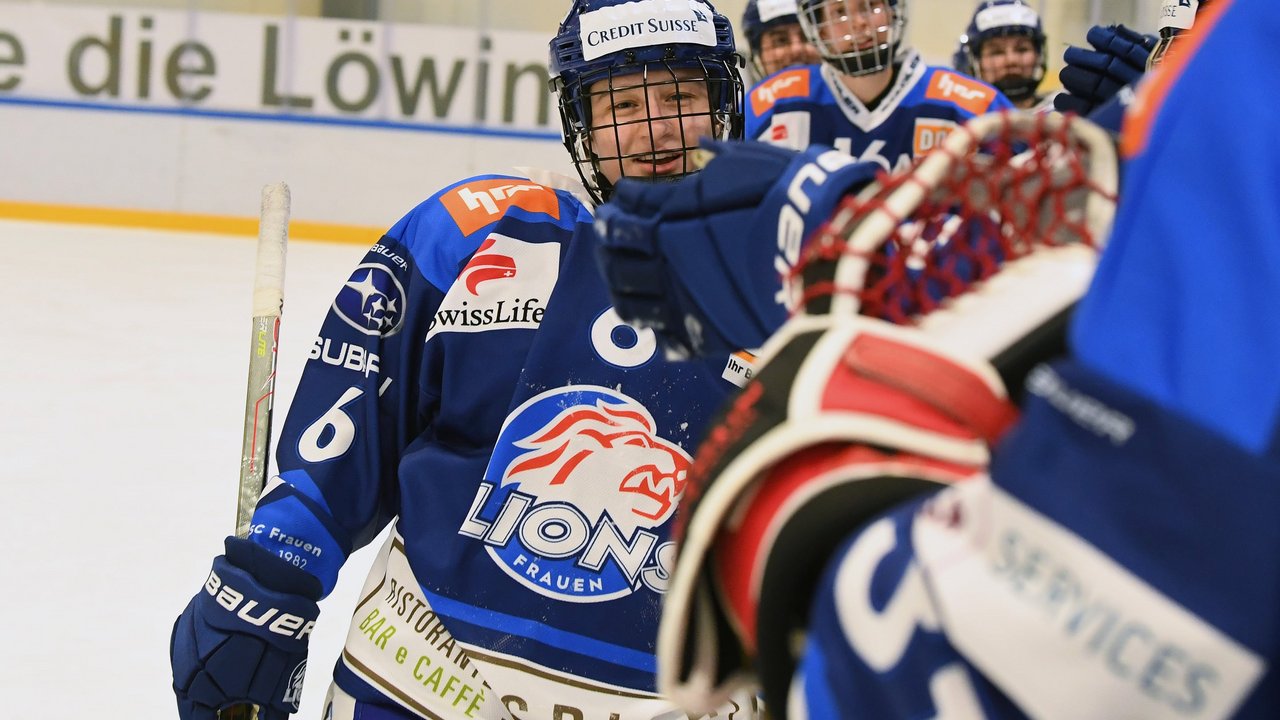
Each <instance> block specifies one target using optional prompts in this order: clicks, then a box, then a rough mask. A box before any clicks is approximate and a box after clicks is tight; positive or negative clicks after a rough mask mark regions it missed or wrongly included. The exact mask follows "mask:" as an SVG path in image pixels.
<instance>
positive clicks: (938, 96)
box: [924, 70, 996, 115]
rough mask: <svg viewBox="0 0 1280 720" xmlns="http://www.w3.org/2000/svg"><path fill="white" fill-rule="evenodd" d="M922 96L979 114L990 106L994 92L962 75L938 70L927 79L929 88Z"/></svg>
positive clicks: (994, 97)
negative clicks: (953, 104)
mask: <svg viewBox="0 0 1280 720" xmlns="http://www.w3.org/2000/svg"><path fill="white" fill-rule="evenodd" d="M924 96H925V97H927V98H929V99H930V100H945V101H947V102H951V103H955V104H956V105H959V106H960V107H962V108H964V109H965V110H968V111H969V112H971V113H973V114H974V115H981V114H983V113H985V112H986V111H987V109H988V108H990V107H991V102H992V101H993V100H995V99H996V92H995V90H992V89H991V88H989V87H987V86H986V85H981V84H979V83H978V82H977V81H975V80H970V79H969V78H967V77H965V76H963V75H957V74H956V73H953V72H947V71H945V70H939V71H937V72H935V73H934V74H933V77H932V78H931V79H930V80H929V89H928V90H926V91H925V94H924Z"/></svg>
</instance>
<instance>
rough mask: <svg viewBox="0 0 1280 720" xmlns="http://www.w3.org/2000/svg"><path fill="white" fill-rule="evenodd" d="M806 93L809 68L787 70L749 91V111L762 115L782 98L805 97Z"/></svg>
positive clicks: (807, 91) (807, 90)
mask: <svg viewBox="0 0 1280 720" xmlns="http://www.w3.org/2000/svg"><path fill="white" fill-rule="evenodd" d="M808 94H809V68H795V69H794V70H787V71H785V72H782V73H779V74H778V75H776V76H775V77H773V78H772V79H770V80H769V81H768V82H764V83H761V84H760V85H759V86H758V87H756V89H755V90H752V91H751V112H753V113H755V114H756V115H757V116H758V115H763V114H764V113H766V112H768V110H769V109H770V108H772V107H773V106H774V105H775V104H777V102H778V101H779V100H781V99H782V98H789V97H805V96H806V95H808Z"/></svg>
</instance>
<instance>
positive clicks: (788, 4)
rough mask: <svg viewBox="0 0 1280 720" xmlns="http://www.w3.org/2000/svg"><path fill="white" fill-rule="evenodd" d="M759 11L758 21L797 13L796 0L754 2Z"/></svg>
mask: <svg viewBox="0 0 1280 720" xmlns="http://www.w3.org/2000/svg"><path fill="white" fill-rule="evenodd" d="M756 10H757V11H759V13H760V22H762V23H767V22H769V21H770V20H775V19H777V18H780V17H782V16H784V15H797V14H799V11H798V10H797V9H796V0H760V2H758V3H756Z"/></svg>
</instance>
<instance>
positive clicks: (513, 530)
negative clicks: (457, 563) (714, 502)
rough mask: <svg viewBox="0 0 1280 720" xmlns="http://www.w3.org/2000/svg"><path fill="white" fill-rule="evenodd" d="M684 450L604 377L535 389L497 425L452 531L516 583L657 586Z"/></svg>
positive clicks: (546, 588) (581, 597)
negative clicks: (485, 462) (480, 475)
mask: <svg viewBox="0 0 1280 720" xmlns="http://www.w3.org/2000/svg"><path fill="white" fill-rule="evenodd" d="M691 464H692V460H691V459H690V457H689V455H688V454H687V453H686V452H685V451H684V450H683V449H682V448H680V446H678V445H676V444H675V443H672V442H669V441H667V440H665V439H663V438H662V437H659V436H658V434H657V426H656V423H655V422H654V420H653V416H652V415H650V413H649V411H648V410H647V409H646V408H645V407H644V406H643V405H641V404H640V403H638V402H636V401H635V400H633V399H632V398H630V397H628V396H626V395H624V394H622V393H620V392H618V391H616V390H612V389H610V388H605V387H599V386H594V385H579V386H569V387H562V388H555V389H553V390H549V391H547V392H544V393H541V394H540V395H537V396H535V397H533V398H531V399H529V400H528V401H526V402H525V403H524V404H522V405H521V406H520V407H518V408H516V409H515V410H514V411H512V413H511V414H510V416H508V418H507V421H506V423H505V424H504V425H503V428H502V432H501V433H500V434H499V436H498V441H497V444H496V445H495V447H494V451H493V456H492V458H491V459H490V461H489V467H488V468H487V469H486V470H485V477H484V481H483V482H482V483H481V484H480V487H479V489H478V490H477V492H476V496H475V499H474V500H473V501H472V504H471V509H470V511H469V512H468V513H467V517H466V520H465V521H464V522H463V524H462V526H461V527H460V528H459V530H458V533H459V534H460V535H463V536H466V537H470V538H475V539H477V540H480V541H482V542H483V543H484V548H485V550H486V552H488V554H489V557H490V558H491V559H492V560H493V562H494V563H495V564H497V565H498V567H499V568H501V569H502V570H503V571H504V572H506V573H507V574H508V575H510V576H511V577H512V578H513V579H515V580H516V581H517V582H519V583H520V584H521V585H523V586H525V587H526V588H528V589H530V590H532V591H534V592H536V593H538V594H540V595H544V596H547V597H551V598H556V599H558V600H564V601H568V602H580V603H594V602H603V601H605V600H611V599H614V598H619V597H624V596H627V595H630V594H631V593H633V592H637V591H639V590H641V589H644V588H648V589H649V590H652V591H654V592H658V593H662V592H666V589H667V579H668V577H669V573H670V570H671V563H672V561H673V560H674V555H675V547H674V544H673V543H672V542H671V541H664V540H663V539H662V538H663V537H664V534H662V533H660V532H659V530H660V529H661V528H662V527H663V526H664V525H666V524H667V522H668V521H669V520H670V519H671V518H672V516H673V515H674V514H675V511H676V506H677V504H678V503H679V501H680V497H681V496H682V495H683V494H684V489H685V485H686V483H687V479H688V472H689V466H690V465H691Z"/></svg>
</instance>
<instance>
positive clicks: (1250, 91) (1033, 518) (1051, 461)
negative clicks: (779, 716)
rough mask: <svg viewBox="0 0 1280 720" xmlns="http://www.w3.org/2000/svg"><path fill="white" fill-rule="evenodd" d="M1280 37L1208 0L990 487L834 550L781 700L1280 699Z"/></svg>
mask: <svg viewBox="0 0 1280 720" xmlns="http://www.w3.org/2000/svg"><path fill="white" fill-rule="evenodd" d="M1277 33H1280V5H1276V4H1275V3H1273V2H1269V1H1268V0H1219V2H1217V3H1215V4H1214V5H1213V6H1211V8H1210V9H1209V10H1208V11H1207V12H1205V13H1203V14H1202V15H1201V16H1200V17H1199V18H1198V20H1197V27H1196V28H1195V31H1194V33H1193V34H1192V35H1191V36H1190V37H1189V38H1188V39H1181V40H1180V41H1179V42H1180V43H1182V44H1181V45H1180V46H1179V52H1178V54H1177V55H1175V56H1173V59H1172V60H1170V61H1168V62H1167V63H1166V64H1165V65H1164V66H1162V67H1161V68H1160V70H1159V72H1158V73H1156V74H1155V75H1154V77H1153V78H1151V79H1149V80H1147V81H1145V82H1144V85H1143V86H1142V87H1141V88H1140V89H1139V96H1138V101H1137V102H1136V103H1135V104H1134V110H1133V111H1132V113H1131V115H1130V116H1129V117H1128V118H1127V120H1126V125H1125V137H1124V149H1125V151H1126V153H1127V155H1128V156H1129V158H1130V160H1129V165H1128V168H1127V172H1126V175H1125V179H1124V185H1123V187H1122V192H1121V201H1120V208H1119V213H1118V215H1117V218H1116V222H1115V228H1114V233H1113V237H1112V239H1111V241H1110V244H1109V246H1108V247H1107V249H1106V251H1105V252H1104V254H1103V256H1102V260H1101V263H1100V266H1099V269H1098V272H1097V275H1096V276H1095V278H1094V281H1093V284H1092V286H1091V287H1090V289H1089V292H1088V294H1087V295H1086V296H1085V298H1084V300H1083V301H1082V303H1081V305H1080V307H1079V309H1078V310H1077V312H1076V315H1075V318H1074V320H1073V323H1072V330H1071V337H1070V346H1071V358H1069V359H1067V360H1064V361H1061V362H1059V363H1058V364H1056V365H1054V366H1051V367H1048V366H1042V367H1041V368H1039V369H1037V370H1036V371H1035V372H1034V373H1033V374H1032V375H1031V377H1030V379H1029V381H1028V384H1027V391H1028V392H1027V398H1028V399H1027V402H1026V406H1025V408H1024V416H1023V419H1022V421H1021V423H1020V424H1019V426H1018V427H1017V428H1016V429H1015V430H1014V431H1013V433H1012V434H1011V435H1010V436H1008V437H1006V438H1005V440H1004V441H1003V442H1002V444H1001V445H1000V446H999V447H998V448H997V451H996V453H995V454H994V457H993V462H992V466H991V469H990V478H986V479H979V480H976V481H973V482H972V483H969V484H965V485H961V486H958V487H955V488H952V489H949V490H947V491H944V492H943V493H941V494H939V495H936V496H934V497H932V498H930V499H928V500H924V501H919V502H916V503H913V504H911V505H909V506H907V507H903V508H900V509H898V510H896V511H895V512H893V513H891V514H889V515H887V516H884V517H882V518H880V519H879V520H877V521H875V522H874V523H872V524H871V525H869V526H867V527H866V528H864V529H862V530H860V531H859V532H858V533H857V534H855V535H854V536H853V537H851V538H850V539H849V540H848V541H847V543H846V544H845V546H844V547H843V548H842V549H841V551H840V552H839V553H838V555H837V557H836V560H835V561H834V562H833V563H832V564H831V565H829V567H828V571H827V573H826V575H825V577H824V579H823V581H822V584H821V586H820V588H819V590H818V594H817V600H816V603H815V605H814V608H813V613H814V615H813V618H812V623H811V631H812V632H811V635H810V642H809V645H808V648H807V651H806V654H805V656H804V659H803V662H802V665H801V668H800V670H799V672H798V676H797V685H796V686H795V687H796V689H795V690H794V691H793V692H792V694H791V697H790V698H789V699H790V704H791V707H792V708H793V712H792V713H791V715H790V716H791V717H793V718H794V717H803V715H802V714H801V713H806V712H807V716H808V717H814V718H816V717H841V718H863V717H865V718H888V717H896V718H934V717H937V718H943V717H945V718H959V717H964V718H977V717H996V718H1022V717H1037V718H1206V719H1208V718H1228V717H1239V718H1274V717H1277V716H1280V682H1278V681H1277V674H1276V662H1277V660H1280V635H1278V633H1277V630H1276V628H1277V621H1276V619H1277V608H1280V586H1278V585H1277V582H1276V578H1277V577H1280V552H1278V549H1280V524H1277V523H1276V521H1275V518H1274V514H1275V512H1274V509H1275V508H1276V507H1277V503H1280V462H1277V460H1278V459H1280V453H1278V452H1277V446H1278V444H1277V421H1278V418H1280V375H1277V373H1276V371H1275V368H1276V367H1277V365H1280V320H1278V319H1277V316H1276V314H1275V313H1274V312H1272V311H1271V310H1270V306H1272V305H1274V296H1275V288H1277V287H1280V244H1277V243H1276V241H1275V228H1276V227H1277V226H1280V202H1278V201H1277V199H1276V194H1275V188H1276V187H1277V184H1276V183H1275V182H1272V181H1271V180H1268V179H1267V178H1269V177H1271V176H1272V175H1275V174H1276V173H1277V172H1280V170H1277V168H1280V156H1278V154H1277V152H1276V148H1277V146H1276V144H1275V143H1274V141H1273V138H1274V137H1275V136H1276V134H1277V132H1280V120H1277V117H1276V115H1275V114H1274V113H1273V112H1271V111H1270V109H1269V103H1270V102H1271V98H1274V97H1276V93H1280V77H1278V76H1277V75H1276V74H1275V73H1273V72H1271V71H1270V70H1269V68H1272V67H1275V65H1276V62H1280V48H1278V47H1277V45H1276V43H1275V37H1276V34H1277ZM1267 58H1271V60H1267ZM1241 68H1254V69H1259V71H1258V72H1255V73H1253V74H1252V75H1250V76H1248V78H1247V79H1240V78H1241V76H1240V72H1241ZM1273 90H1274V91H1275V92H1272V91H1273ZM1226 107H1229V108H1231V111H1230V112H1224V110H1223V108H1226ZM1208 138H1212V142H1209V141H1208V140H1207V139H1208ZM1207 178H1214V180H1206V179H1207Z"/></svg>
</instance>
